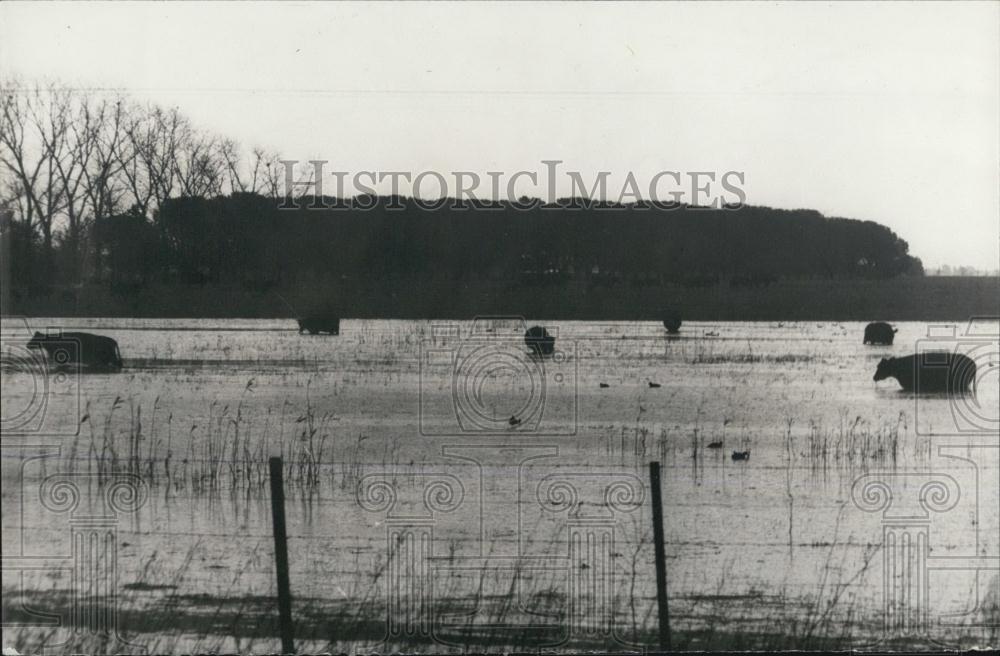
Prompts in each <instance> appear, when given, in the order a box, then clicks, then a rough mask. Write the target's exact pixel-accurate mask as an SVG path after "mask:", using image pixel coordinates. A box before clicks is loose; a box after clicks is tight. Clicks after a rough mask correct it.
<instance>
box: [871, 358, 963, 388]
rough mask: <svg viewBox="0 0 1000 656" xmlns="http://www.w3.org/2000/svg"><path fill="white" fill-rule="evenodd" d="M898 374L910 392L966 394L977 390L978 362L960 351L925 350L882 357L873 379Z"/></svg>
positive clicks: (901, 382)
mask: <svg viewBox="0 0 1000 656" xmlns="http://www.w3.org/2000/svg"><path fill="white" fill-rule="evenodd" d="M886 378H895V379H896V380H898V381H899V384H900V385H902V386H903V389H904V390H906V391H908V392H950V393H953V394H965V393H966V392H969V391H970V390H969V388H970V387H972V390H973V391H974V390H975V383H976V363H975V362H974V361H973V360H972V358H970V357H968V356H965V355H962V354H961V353H951V352H948V351H926V352H924V353H918V354H917V355H907V356H905V357H902V358H882V361H881V362H879V363H878V368H877V369H876V370H875V376H874V378H873V380H875V381H876V382H878V381H880V380H885V379H886Z"/></svg>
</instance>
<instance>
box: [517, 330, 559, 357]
mask: <svg viewBox="0 0 1000 656" xmlns="http://www.w3.org/2000/svg"><path fill="white" fill-rule="evenodd" d="M524 343H525V345H527V347H528V348H529V349H530V350H531V352H532V353H533V354H535V355H538V356H544V355H552V353H553V352H555V350H556V338H555V337H553V336H552V335H550V334H549V331H547V330H545V328H543V327H541V326H532V327H531V328H528V330H527V332H525V333H524Z"/></svg>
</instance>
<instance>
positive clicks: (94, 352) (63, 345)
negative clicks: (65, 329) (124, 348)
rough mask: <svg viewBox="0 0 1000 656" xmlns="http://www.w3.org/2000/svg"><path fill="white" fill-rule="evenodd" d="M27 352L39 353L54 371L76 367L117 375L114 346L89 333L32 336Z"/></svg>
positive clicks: (118, 361) (119, 363)
mask: <svg viewBox="0 0 1000 656" xmlns="http://www.w3.org/2000/svg"><path fill="white" fill-rule="evenodd" d="M28 348H29V349H35V350H37V349H42V350H44V351H45V354H46V355H47V356H48V359H49V361H50V362H52V363H53V364H54V365H56V366H57V367H60V366H70V365H80V366H85V367H87V368H92V369H106V370H108V371H120V370H121V368H122V356H121V352H120V351H119V350H118V342H116V341H115V340H113V339H111V338H110V337H105V336H104V335H92V334H90V333H59V334H55V335H43V334H42V333H39V332H36V333H35V336H34V337H32V338H31V340H30V341H29V342H28Z"/></svg>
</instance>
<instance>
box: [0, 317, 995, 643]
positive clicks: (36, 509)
mask: <svg viewBox="0 0 1000 656" xmlns="http://www.w3.org/2000/svg"><path fill="white" fill-rule="evenodd" d="M537 323H543V324H544V325H546V326H547V327H548V328H549V330H550V332H552V333H553V334H555V335H556V338H557V339H556V347H557V352H556V354H555V355H554V356H553V357H551V358H545V359H543V360H537V359H533V358H531V357H528V356H527V355H525V353H526V349H525V347H524V343H523V341H522V340H521V337H520V336H521V335H522V334H523V330H524V326H523V325H521V324H520V323H519V322H517V321H479V322H412V321H344V322H342V324H341V335H340V336H337V337H327V336H308V335H299V334H298V332H297V331H296V330H295V328H294V325H293V322H290V321H286V320H267V321H255V320H253V321H252V320H225V321H223V320H186V319H185V320H179V319H178V320H169V319H157V320H138V319H133V320H124V319H114V320H112V319H32V320H31V321H30V325H26V324H25V323H24V322H23V321H21V320H14V319H5V320H4V321H3V323H2V327H3V352H4V361H5V367H4V371H3V380H2V383H3V421H4V424H3V428H4V436H3V462H2V468H3V471H2V473H3V481H4V482H3V505H2V512H3V553H4V559H5V564H4V568H5V572H4V577H3V596H4V622H5V623H7V624H8V625H13V626H12V627H11V628H5V631H4V644H5V646H7V645H8V644H10V645H13V646H16V647H17V648H18V649H19V650H20V651H21V652H22V653H24V652H25V651H32V650H36V649H40V648H41V647H43V646H48V647H53V648H55V649H56V650H57V651H58V650H59V649H60V647H59V645H63V646H65V648H71V647H81V646H82V647H85V648H87V650H88V651H92V650H95V649H107V650H112V649H119V650H120V649H125V650H128V651H133V650H136V649H139V648H144V649H147V650H153V651H156V652H174V651H181V650H185V651H191V650H201V651H204V650H220V651H221V650H229V651H240V652H250V651H255V652H264V651H273V650H276V649H278V648H279V645H280V643H279V641H278V635H279V634H278V629H277V624H276V619H275V618H276V616H277V611H276V606H275V601H274V595H275V590H276V585H275V582H274V580H275V574H274V560H273V549H274V546H273V545H274V543H273V538H272V534H271V525H272V522H271V506H270V493H269V490H268V480H267V459H268V457H270V456H278V455H280V456H282V458H283V461H284V463H285V473H284V477H285V489H286V495H287V499H286V503H285V509H286V513H287V524H288V529H287V531H288V536H289V540H288V550H289V559H290V581H291V591H292V596H293V618H294V620H295V638H296V644H297V646H298V647H299V649H300V650H302V651H319V650H324V649H325V650H330V651H361V652H364V651H368V652H371V651H380V652H385V651H388V650H394V649H395V650H399V649H402V650H409V651H413V650H423V651H427V650H435V651H441V650H447V649H454V650H461V649H473V650H477V651H480V650H484V649H504V648H507V649H511V648H518V649H536V648H544V649H556V650H558V649H581V648H601V649H633V650H634V649H641V648H643V647H648V648H655V647H656V646H657V642H656V640H657V626H658V624H657V603H656V587H655V580H656V577H655V565H654V555H653V554H654V549H653V543H652V535H653V531H652V521H651V516H652V511H651V506H650V498H649V494H650V493H649V487H648V486H649V479H648V463H649V462H650V461H658V462H660V463H661V464H662V467H663V500H664V516H665V517H664V520H665V543H666V545H665V548H666V561H665V563H666V571H667V587H668V601H669V614H670V620H669V623H670V630H671V634H672V636H673V639H672V643H673V647H675V648H681V649H723V648H768V647H771V648H806V649H807V648H817V647H831V646H833V647H840V648H850V647H854V648H864V647H877V646H882V647H885V646H894V647H921V646H935V645H946V646H955V647H970V646H986V645H993V646H997V645H998V644H1000V610H998V604H1000V434H998V425H1000V424H998V407H1000V383H998V373H1000V347H998V343H997V335H998V334H1000V325H998V324H997V323H996V322H995V321H994V322H976V323H973V324H970V325H966V324H956V325H927V324H923V323H902V324H898V325H897V327H898V329H899V332H898V334H897V336H896V343H895V345H894V346H865V345H863V344H862V343H861V336H862V334H863V328H864V325H863V324H860V323H849V322H845V323H815V322H812V323H808V322H805V323H803V322H799V323H791V322H786V323H776V322H775V323H767V322H760V323H733V322H714V323H685V324H684V326H683V327H682V329H681V333H680V335H679V336H676V337H668V336H667V335H665V334H664V330H663V328H662V326H660V325H658V324H654V323H641V322H633V323H615V322H537ZM60 328H61V329H67V330H69V329H74V330H83V331H90V332H95V333H99V334H102V335H108V336H110V337H113V338H115V339H116V340H117V341H118V343H119V346H120V349H121V352H122V356H123V358H124V360H125V369H124V370H123V371H122V372H121V373H116V374H107V373H86V372H78V371H74V370H72V369H65V368H64V369H60V370H50V369H48V368H46V366H44V365H42V364H40V363H39V361H38V360H37V354H36V355H33V354H32V353H31V352H29V351H26V350H25V349H24V343H25V340H26V335H30V334H31V332H33V331H35V330H42V331H45V330H49V331H50V332H52V331H54V330H56V329H60ZM927 350H949V351H955V350H958V351H960V352H963V353H966V354H968V355H970V357H972V358H973V359H974V360H975V361H976V363H977V365H978V374H977V382H976V390H975V393H974V394H972V395H968V396H964V397H961V398H949V397H948V396H946V395H922V396H915V395H913V394H909V393H905V392H903V391H901V390H900V389H899V386H898V384H897V383H896V382H895V381H894V380H891V379H890V380H886V381H881V382H878V383H876V382H874V381H873V380H872V375H873V373H874V371H875V367H876V365H877V363H878V361H879V360H880V359H881V358H883V357H888V356H891V355H902V354H911V353H915V352H921V351H927ZM33 358H34V359H33ZM512 420H513V422H514V425H512ZM734 451H736V452H740V453H743V452H749V455H748V457H746V458H745V459H740V460H736V459H734V458H733V452H734ZM8 558H10V561H9V562H10V565H9V566H8ZM98 611H100V612H98ZM108 636H110V637H108ZM116 645H117V646H116ZM122 645H124V646H122Z"/></svg>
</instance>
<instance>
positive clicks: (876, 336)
mask: <svg viewBox="0 0 1000 656" xmlns="http://www.w3.org/2000/svg"><path fill="white" fill-rule="evenodd" d="M895 336H896V329H895V328H893V327H892V326H890V325H889V324H887V323H885V322H884V321H873V322H872V323H870V324H868V325H867V326H865V340H864V343H865V344H885V345H887V346H892V340H893V338H894V337H895Z"/></svg>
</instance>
